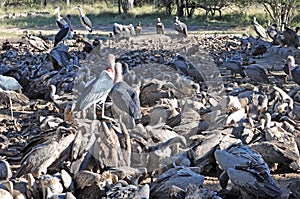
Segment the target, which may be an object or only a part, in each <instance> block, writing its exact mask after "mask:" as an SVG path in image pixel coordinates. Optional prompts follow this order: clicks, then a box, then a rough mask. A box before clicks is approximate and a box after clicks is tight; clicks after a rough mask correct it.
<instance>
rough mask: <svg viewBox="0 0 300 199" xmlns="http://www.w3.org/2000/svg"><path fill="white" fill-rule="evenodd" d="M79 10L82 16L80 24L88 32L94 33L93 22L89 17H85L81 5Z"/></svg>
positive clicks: (78, 7)
mask: <svg viewBox="0 0 300 199" xmlns="http://www.w3.org/2000/svg"><path fill="white" fill-rule="evenodd" d="M77 9H78V11H79V14H80V22H81V24H82V25H83V26H84V27H85V29H86V30H87V31H89V32H92V31H93V28H92V22H91V20H90V19H89V18H88V17H87V16H85V14H83V10H82V7H81V5H79V6H77Z"/></svg>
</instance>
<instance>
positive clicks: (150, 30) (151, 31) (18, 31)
mask: <svg viewBox="0 0 300 199" xmlns="http://www.w3.org/2000/svg"><path fill="white" fill-rule="evenodd" d="M97 28H98V29H97V30H95V31H94V32H93V34H99V35H102V36H104V37H107V35H108V34H109V32H110V27H97ZM25 29H26V28H9V29H6V28H5V29H4V28H1V27H0V35H2V36H1V37H0V44H2V42H3V41H4V40H5V39H9V40H18V39H20V37H18V36H15V35H22V32H23V31H24V30H25ZM29 30H30V31H31V32H33V33H36V34H37V33H38V32H39V31H40V30H41V31H43V34H45V35H54V34H55V33H56V32H57V29H56V28H55V27H53V28H43V29H32V28H29ZM218 31H220V30H207V29H205V28H194V31H193V32H191V35H197V34H198V33H201V32H202V33H203V32H205V33H207V34H213V33H214V32H218ZM4 33H5V34H8V35H10V36H3V35H4ZM79 33H85V32H84V31H83V30H80V31H79ZM174 33H175V31H173V30H172V29H167V30H166V36H168V34H170V35H171V34H174ZM11 34H14V36H13V37H11ZM198 36H199V35H198ZM145 39H153V40H154V39H158V35H156V34H155V28H154V27H147V28H144V29H143V32H142V35H141V36H139V37H136V38H134V40H137V41H138V40H145ZM283 59H284V57H283V56H280V55H276V56H274V55H273V54H272V53H267V54H265V55H264V56H263V57H261V58H258V59H256V60H255V61H256V63H258V64H260V65H261V66H263V67H264V66H266V67H271V66H275V67H276V66H282V64H283V61H282V60H283ZM20 108H21V107H20V106H17V107H14V110H15V111H16V112H15V113H14V115H15V116H18V115H19V114H22V113H24V112H22V111H21V109H20ZM0 118H1V119H3V118H6V119H9V118H10V112H9V110H8V109H7V108H5V107H4V106H3V105H0ZM1 130H2V129H1ZM272 175H273V177H274V179H275V180H276V181H277V183H278V185H279V186H280V187H281V189H282V191H283V193H284V194H285V196H287V194H288V193H289V191H290V190H289V189H288V188H287V187H288V185H289V183H290V182H291V181H292V180H295V179H298V180H300V173H284V174H272ZM204 187H206V188H209V189H211V190H216V191H217V190H220V189H221V187H220V186H219V181H218V179H217V178H216V177H207V178H206V180H205V184H204Z"/></svg>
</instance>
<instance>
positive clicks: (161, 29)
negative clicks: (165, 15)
mask: <svg viewBox="0 0 300 199" xmlns="http://www.w3.org/2000/svg"><path fill="white" fill-rule="evenodd" d="M156 33H157V34H164V33H165V26H164V24H163V23H162V22H161V21H160V18H157V24H156Z"/></svg>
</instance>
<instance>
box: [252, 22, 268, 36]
mask: <svg viewBox="0 0 300 199" xmlns="http://www.w3.org/2000/svg"><path fill="white" fill-rule="evenodd" d="M253 23H254V25H253V27H254V30H255V32H256V33H257V34H258V38H257V39H259V38H264V39H266V38H268V36H267V31H266V29H265V28H264V27H262V25H260V24H259V23H258V22H257V21H256V17H253Z"/></svg>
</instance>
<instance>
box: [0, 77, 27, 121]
mask: <svg viewBox="0 0 300 199" xmlns="http://www.w3.org/2000/svg"><path fill="white" fill-rule="evenodd" d="M22 88H23V87H22V86H21V85H20V84H19V82H18V81H17V80H16V79H15V78H13V77H9V76H3V75H0V90H2V92H5V93H7V94H8V96H9V104H10V113H11V119H12V120H13V119H14V116H13V110H12V101H11V92H13V91H17V90H21V89H22Z"/></svg>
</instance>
